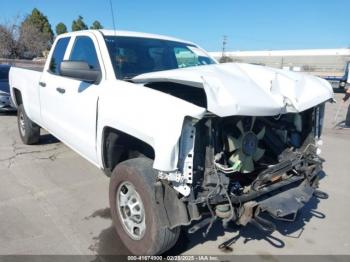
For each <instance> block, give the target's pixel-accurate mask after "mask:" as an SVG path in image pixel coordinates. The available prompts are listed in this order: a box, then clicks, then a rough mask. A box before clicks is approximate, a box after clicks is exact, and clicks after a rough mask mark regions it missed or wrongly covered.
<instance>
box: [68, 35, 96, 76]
mask: <svg viewBox="0 0 350 262" xmlns="http://www.w3.org/2000/svg"><path fill="white" fill-rule="evenodd" d="M69 60H70V61H84V62H87V63H88V64H89V66H90V68H91V69H94V70H98V69H100V65H99V63H98V58H97V53H96V49H95V46H94V42H93V41H92V39H91V38H90V37H88V36H78V37H77V38H76V40H75V43H74V46H73V50H72V52H71V55H70V57H69Z"/></svg>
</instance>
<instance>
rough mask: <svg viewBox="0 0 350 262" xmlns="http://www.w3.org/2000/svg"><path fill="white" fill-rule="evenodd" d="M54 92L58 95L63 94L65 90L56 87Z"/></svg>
mask: <svg viewBox="0 0 350 262" xmlns="http://www.w3.org/2000/svg"><path fill="white" fill-rule="evenodd" d="M56 91H57V92H58V93H60V94H64V93H65V92H66V89H64V88H61V87H57V88H56Z"/></svg>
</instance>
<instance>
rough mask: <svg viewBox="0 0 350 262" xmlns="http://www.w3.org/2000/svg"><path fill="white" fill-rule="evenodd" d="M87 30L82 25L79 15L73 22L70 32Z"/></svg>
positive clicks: (85, 26) (82, 21) (82, 19)
mask: <svg viewBox="0 0 350 262" xmlns="http://www.w3.org/2000/svg"><path fill="white" fill-rule="evenodd" d="M86 29H88V27H87V25H86V24H85V23H84V18H83V17H82V16H81V15H80V16H78V19H77V20H73V23H72V31H73V32H74V31H80V30H86Z"/></svg>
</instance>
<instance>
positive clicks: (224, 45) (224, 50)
mask: <svg viewBox="0 0 350 262" xmlns="http://www.w3.org/2000/svg"><path fill="white" fill-rule="evenodd" d="M226 45H227V35H224V36H223V39H222V55H221V57H226Z"/></svg>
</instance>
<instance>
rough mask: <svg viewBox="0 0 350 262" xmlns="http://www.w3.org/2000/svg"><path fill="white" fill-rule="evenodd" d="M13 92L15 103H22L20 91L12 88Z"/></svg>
mask: <svg viewBox="0 0 350 262" xmlns="http://www.w3.org/2000/svg"><path fill="white" fill-rule="evenodd" d="M13 94H14V98H15V101H14V102H15V104H16V105H17V106H19V105H21V104H23V100H22V93H21V91H20V90H18V89H17V88H13Z"/></svg>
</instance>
